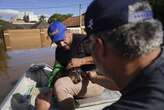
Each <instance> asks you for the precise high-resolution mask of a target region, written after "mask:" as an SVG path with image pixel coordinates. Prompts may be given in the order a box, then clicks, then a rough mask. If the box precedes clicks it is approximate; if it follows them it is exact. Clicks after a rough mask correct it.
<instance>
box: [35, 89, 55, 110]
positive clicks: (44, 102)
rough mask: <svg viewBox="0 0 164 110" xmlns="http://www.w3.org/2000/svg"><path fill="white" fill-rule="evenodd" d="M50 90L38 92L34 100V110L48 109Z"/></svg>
mask: <svg viewBox="0 0 164 110" xmlns="http://www.w3.org/2000/svg"><path fill="white" fill-rule="evenodd" d="M51 96H52V92H48V93H44V94H43V93H42V94H39V95H38V96H37V98H36V100H35V107H36V110H49V109H50V106H51V104H50V103H51Z"/></svg>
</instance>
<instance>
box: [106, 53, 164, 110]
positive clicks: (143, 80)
mask: <svg viewBox="0 0 164 110" xmlns="http://www.w3.org/2000/svg"><path fill="white" fill-rule="evenodd" d="M121 93H122V97H121V98H120V100H119V101H117V102H116V103H114V104H112V105H111V106H109V107H106V108H104V109H103V110H164V52H163V51H162V52H161V54H160V56H159V57H158V58H157V59H156V60H155V61H154V62H153V63H152V64H151V65H149V66H148V67H146V68H145V69H144V70H142V71H141V72H140V73H138V75H137V76H136V77H135V78H134V79H133V80H132V81H131V82H130V83H129V84H128V86H127V87H126V88H124V89H123V90H122V91H121Z"/></svg>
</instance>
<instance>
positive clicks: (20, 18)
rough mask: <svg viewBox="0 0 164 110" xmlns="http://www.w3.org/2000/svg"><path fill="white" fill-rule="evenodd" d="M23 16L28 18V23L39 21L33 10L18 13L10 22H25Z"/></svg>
mask: <svg viewBox="0 0 164 110" xmlns="http://www.w3.org/2000/svg"><path fill="white" fill-rule="evenodd" d="M25 17H26V18H27V19H28V22H29V23H34V22H38V21H39V16H37V15H35V14H34V13H33V12H28V11H27V12H21V13H19V14H18V15H16V16H14V17H12V18H11V20H10V22H11V23H12V24H26V22H27V21H26V20H25Z"/></svg>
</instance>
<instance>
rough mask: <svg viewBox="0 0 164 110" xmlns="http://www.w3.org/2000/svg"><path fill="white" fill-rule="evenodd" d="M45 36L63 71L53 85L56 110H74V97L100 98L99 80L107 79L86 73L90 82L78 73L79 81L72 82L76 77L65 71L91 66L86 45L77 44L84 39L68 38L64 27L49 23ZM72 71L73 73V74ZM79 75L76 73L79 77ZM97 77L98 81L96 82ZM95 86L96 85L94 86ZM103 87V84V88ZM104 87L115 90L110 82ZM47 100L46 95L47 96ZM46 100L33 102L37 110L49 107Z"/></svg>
mask: <svg viewBox="0 0 164 110" xmlns="http://www.w3.org/2000/svg"><path fill="white" fill-rule="evenodd" d="M48 35H49V36H50V38H51V40H52V43H55V44H56V45H57V48H56V60H57V62H58V63H60V64H61V65H62V66H63V67H64V68H65V69H66V70H65V71H64V76H63V77H61V78H58V79H57V80H56V81H55V83H54V88H53V89H54V95H55V96H56V97H57V100H58V102H59V103H58V105H59V107H60V110H74V109H75V104H74V97H78V98H85V97H93V96H97V95H100V94H101V93H102V92H103V90H104V87H102V86H100V85H103V86H104V85H105V83H102V81H100V79H102V78H104V79H105V80H107V81H108V82H110V79H108V78H105V77H103V76H98V75H97V74H96V72H95V68H94V70H92V69H91V70H89V71H90V73H92V76H93V77H92V79H91V80H92V82H91V81H89V80H88V78H87V75H85V73H84V76H83V74H81V76H82V79H81V81H80V82H74V81H75V80H76V78H75V77H74V76H75V75H73V74H72V73H71V72H72V71H68V70H72V68H73V71H74V70H76V71H78V70H79V69H81V68H80V67H81V66H82V65H85V66H86V67H88V68H89V66H88V64H93V59H92V57H91V54H90V52H89V51H87V48H88V44H87V43H83V44H82V45H80V42H81V40H83V39H84V36H80V35H79V36H72V34H71V33H70V32H69V31H68V30H67V31H66V28H65V26H64V25H63V24H62V23H61V22H58V21H55V22H53V23H51V24H50V26H49V28H48ZM76 71H75V72H76ZM77 74H78V73H77ZM79 75H80V74H79ZM99 78H100V79H99ZM96 83H97V84H96ZM105 86H106V85H105ZM106 87H109V88H110V89H117V87H116V86H115V84H114V83H112V81H111V83H110V84H108V85H107V86H106ZM47 96H49V97H50V95H47ZM49 102H50V98H47V97H46V96H44V95H43V96H41V95H40V96H39V97H38V98H37V100H36V107H37V110H48V109H49V107H50V103H49Z"/></svg>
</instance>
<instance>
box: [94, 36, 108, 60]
mask: <svg viewBox="0 0 164 110" xmlns="http://www.w3.org/2000/svg"><path fill="white" fill-rule="evenodd" d="M95 43H96V44H95V49H96V50H95V51H97V55H98V56H99V57H100V58H104V57H105V56H106V51H105V45H104V42H103V40H102V39H100V38H97V39H96V40H95ZM101 60H102V59H101Z"/></svg>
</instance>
